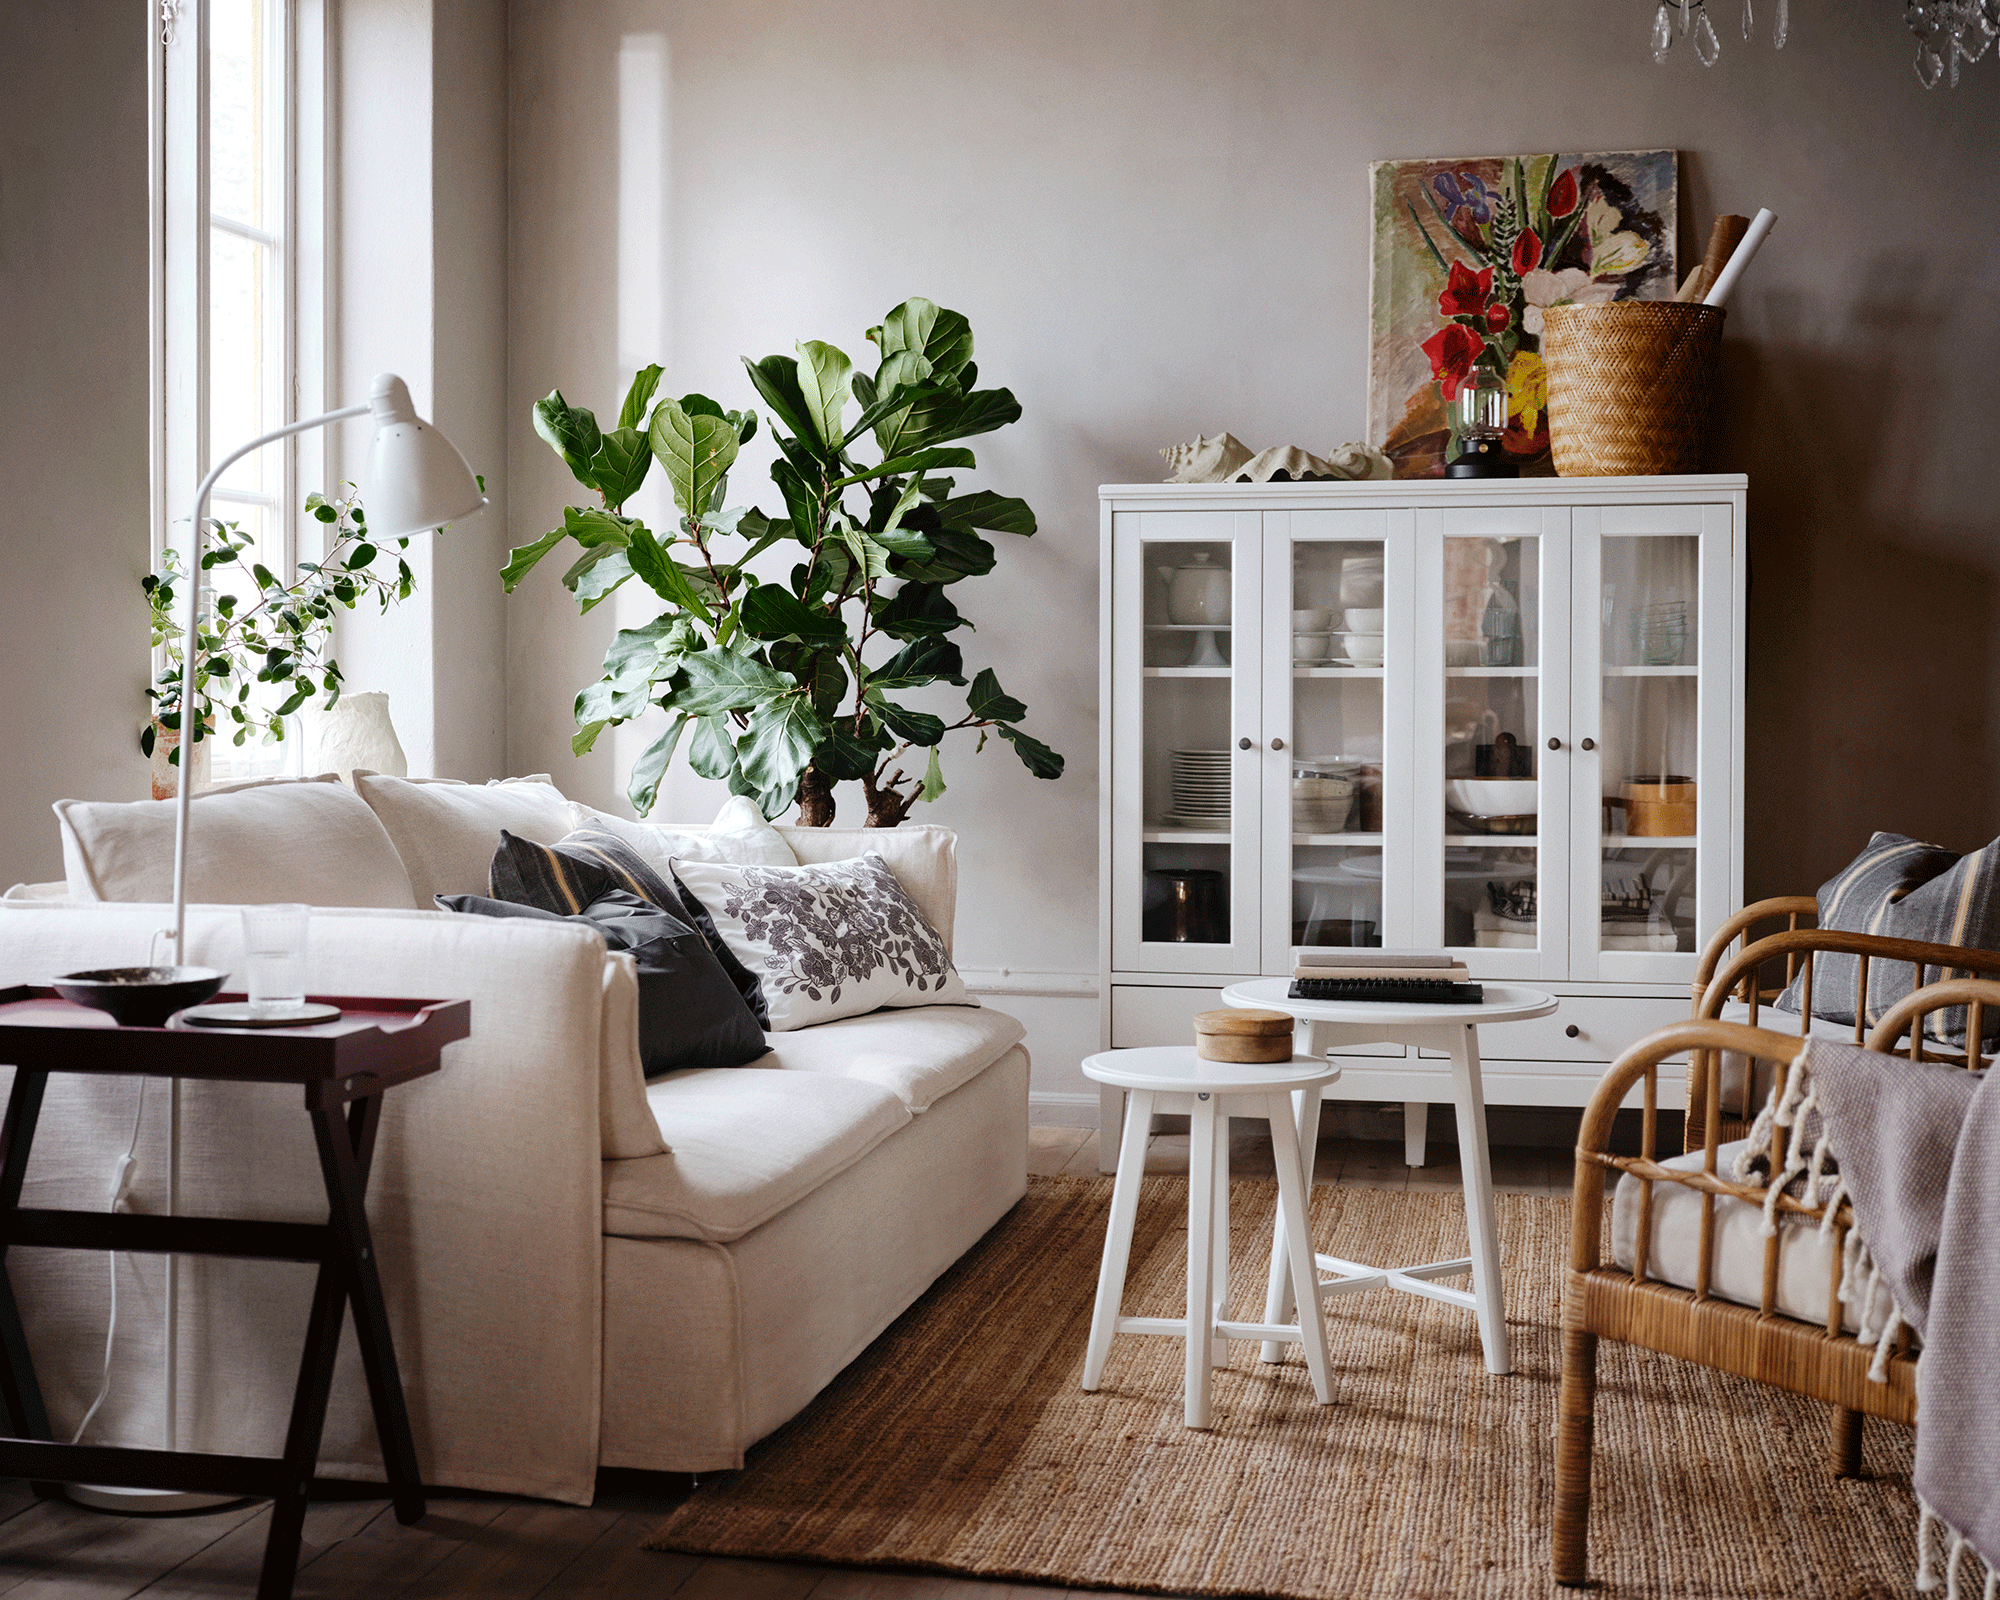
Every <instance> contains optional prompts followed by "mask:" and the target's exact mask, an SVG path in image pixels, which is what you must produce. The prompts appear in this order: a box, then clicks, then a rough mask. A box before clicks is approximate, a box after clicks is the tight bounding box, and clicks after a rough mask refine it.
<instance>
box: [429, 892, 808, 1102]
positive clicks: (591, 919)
mask: <svg viewBox="0 0 2000 1600" xmlns="http://www.w3.org/2000/svg"><path fill="white" fill-rule="evenodd" d="M437 903H438V904H439V905H440V906H442V907H444V909H445V910H447V911H462V912H467V913H470V914H472V915H475V916H482V917H532V918H537V919H540V920H543V921H549V922H580V923H582V924H584V925H585V926H587V927H589V928H590V929H592V930H593V931H594V932H596V933H597V934H599V935H600V936H602V938H603V940H604V942H605V944H606V946H607V947H609V948H610V949H613V950H624V951H630V952H631V954H632V957H633V959H634V960H635V961H636V962H637V963H638V967H639V1060H640V1062H641V1064H642V1065H643V1066H644V1068H645V1072H646V1076H647V1077H648V1078H657V1077H658V1076H659V1075H660V1074H661V1073H663V1072H675V1071H678V1070H679V1069H680V1068H682V1067H740V1066H742V1065H743V1064H744V1063H745V1062H746V1061H755V1060H756V1059H757V1058H758V1057H759V1056H761V1055H763V1054H764V1053H765V1051H766V1050H767V1049H768V1048H769V1046H768V1045H766V1044H765V1042H764V1030H763V1029H762V1028H760V1027H758V1026H757V1019H756V1018H755V1017H753V1016H752V1015H751V1014H750V1008H749V1007H748V1006H746V1005H745V1004H744V1003H743V997H742V996H741V995H739V994H738V993H737V992H736V988H735V985H733V984H732V983H731V982H730V981H729V979H728V977H727V976H726V975H725V974H724V973H723V970H722V968H721V967H720V966H718V965H717V964H716V960H715V956H714V954H713V953H712V952H711V951H710V950H709V948H708V941H707V940H706V939H704V938H703V937H702V936H701V935H700V934H699V933H697V932H696V931H695V930H694V929H693V928H690V927H689V926H688V925H687V924H686V923H685V922H683V921H681V919H680V918H679V917H676V916H673V915H670V914H669V913H668V912H666V911H663V910H661V909H660V907H658V906H656V905H654V904H653V903H652V902H651V901H648V900H642V899H640V898H639V896H637V895H635V894H630V893H627V892H626V891H625V890H623V889H607V890H605V891H604V893H602V894H600V895H599V896H598V897H597V898H596V899H595V900H593V901H591V902H590V904H589V905H587V906H585V907H584V908H583V910H582V911H579V912H575V913H571V914H567V915H565V914H563V913H560V912H554V911H545V910H543V909H542V908H541V907H539V906H530V905H522V904H520V903H519V902H517V901H512V900H489V899H487V898H486V897H485V896H483V895H476V894H441V895H439V896H438V897H437Z"/></svg>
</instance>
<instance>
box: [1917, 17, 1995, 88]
mask: <svg viewBox="0 0 2000 1600" xmlns="http://www.w3.org/2000/svg"><path fill="white" fill-rule="evenodd" d="M1903 20H1904V22H1906V23H1907V24H1908V25H1909V29H1910V32H1911V33H1912V34H1914V35H1915V36H1916V40H1917V59H1916V60H1915V61H1914V62H1913V63H1912V66H1913V67H1914V69H1915V71H1916V74H1917V81H1918V82H1919V83H1921V84H1922V85H1923V86H1924V87H1925V88H1926V89H1935V88H1936V87H1937V86H1938V82H1939V80H1940V79H1945V80H1948V81H1949V82H1950V84H1951V87H1952V88H1954V89H1956V88H1957V87H1958V64H1959V63H1960V62H1961V61H1964V62H1967V63H1970V62H1974V61H1977V60H1978V59H1979V58H1980V57H1981V56H1983V55H1985V54H1986V51H1987V49H1988V48H1989V47H1990V46H1991V45H1992V43H1993V40H1994V38H1995V37H1996V36H2000V0H1905V4H1904V6H1903Z"/></svg>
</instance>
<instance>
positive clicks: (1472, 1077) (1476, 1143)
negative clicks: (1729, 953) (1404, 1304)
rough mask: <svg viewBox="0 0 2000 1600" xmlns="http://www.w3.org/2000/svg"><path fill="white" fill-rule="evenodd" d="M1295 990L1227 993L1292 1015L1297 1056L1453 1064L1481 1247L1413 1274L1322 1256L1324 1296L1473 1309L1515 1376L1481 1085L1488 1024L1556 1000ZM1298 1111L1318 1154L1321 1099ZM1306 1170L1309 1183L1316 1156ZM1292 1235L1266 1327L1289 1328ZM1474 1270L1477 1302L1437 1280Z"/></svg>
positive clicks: (1231, 1000)
mask: <svg viewBox="0 0 2000 1600" xmlns="http://www.w3.org/2000/svg"><path fill="white" fill-rule="evenodd" d="M1290 987H1291V982H1290V980H1289V979H1286V978H1258V979H1255V980H1253V981H1251V982H1248V983H1238V984H1232V985H1231V986H1230V987H1229V988H1227V989H1224V990H1223V991H1222V1003H1223V1004H1224V1005H1226V1006H1262V1007H1266V1008H1268V1009H1270V1010H1272V1011H1288V1012H1290V1013H1291V1015H1292V1016H1293V1017H1294V1018H1296V1019H1297V1032H1296V1034H1295V1036H1294V1044H1293V1051H1294V1053H1295V1054H1296V1055H1300V1056H1306V1057H1310V1058H1312V1059H1314V1060H1324V1059H1325V1058H1326V1053H1327V1052H1328V1051H1329V1050H1333V1049H1336V1048H1338V1047H1340V1046H1342V1045H1356V1044H1400V1045H1407V1046H1410V1047H1413V1048H1416V1047H1421V1048H1424V1049H1429V1050H1440V1051H1443V1052H1445V1053H1446V1054H1448V1055H1449V1056H1450V1057H1451V1088H1452V1099H1453V1101H1454V1102H1455V1103H1456V1105H1457V1107H1458V1164H1459V1175H1460V1179H1461V1181H1462V1182H1463V1184H1464V1188H1465V1231H1466V1235H1467V1237H1468V1239H1469V1240H1470V1243H1471V1247H1472V1253H1471V1255H1470V1256H1467V1257H1464V1258H1461V1259H1458V1260H1454V1261H1431V1262H1425V1263H1423V1264H1421V1265H1418V1266H1408V1267H1372V1266H1367V1265H1364V1264H1362V1263H1360V1262H1355V1261H1345V1260H1342V1259H1341V1258H1340V1257H1338V1256H1327V1255H1322V1256H1319V1257H1318V1258H1317V1259H1318V1262H1319V1265H1320V1267H1321V1268H1322V1269H1323V1270H1325V1271H1328V1272H1331V1273H1333V1274H1335V1277H1334V1279H1333V1281H1332V1282H1331V1283H1326V1284H1322V1285H1321V1288H1320V1292H1321V1293H1322V1294H1324V1293H1328V1292H1341V1291H1345V1290H1348V1289H1359V1288H1368V1287H1375V1286H1378V1285H1379V1286H1381V1287H1385V1288H1390V1289H1400V1290H1401V1291H1402V1292H1403V1293H1405V1294H1420V1295H1424V1296H1426V1297H1428V1298H1430V1299H1432V1300H1443V1301H1446V1302H1447V1303H1449V1304H1452V1305H1461V1306H1464V1307H1466V1308H1467V1309H1468V1310H1470V1311H1472V1312H1474V1313H1475V1314H1476V1315H1477V1316H1478V1318H1479V1341H1480V1344H1481V1345H1482V1346H1483V1348H1484V1350H1485V1354H1486V1370H1487V1371H1488V1372H1492V1373H1503V1372H1512V1371H1513V1370H1514V1367H1513V1361H1512V1358H1511V1357H1510V1356H1509V1354H1508V1350H1507V1311H1506V1307H1505V1305H1504V1304H1503V1302H1502V1297H1501V1290H1500V1241H1499V1238H1498V1236H1497V1234H1496V1232H1495V1229H1494V1221H1493V1163H1492V1160H1491V1158H1490V1157H1489V1155H1488V1154H1487V1149H1486V1096H1485V1093H1484V1091H1483V1090H1482V1089H1481V1087H1480V1081H1479V1024H1480V1023H1482V1022H1522V1021H1525V1020H1526V1019H1528V1018H1530V1017H1546V1016H1547V1015H1549V1013H1550V1012H1552V1011H1554V1010H1555V1009H1556V1004H1557V1002H1556V1000H1555V998H1554V997H1553V996H1551V995H1546V994H1543V993H1542V992H1541V991H1540V990H1539V989H1522V988H1517V987H1515V986H1514V985H1512V984H1504V983H1489V984H1487V985H1485V991H1486V998H1485V1002H1484V1003H1483V1004H1481V1005H1476V1006H1454V1005H1413V1004H1383V1003H1378V1002H1371V1001H1343V1000H1294V999H1292V998H1290V996H1289V995H1288V994H1287V993H1286V990H1288V989H1289V988H1290ZM1296 1104H1297V1110H1298V1115H1299V1128H1298V1144H1299V1148H1300V1149H1301V1150H1304V1151H1310V1150H1312V1149H1313V1147H1314V1144H1315V1142H1316V1141H1317V1139H1318V1137H1319V1108H1320V1097H1319V1096H1318V1095H1316V1094H1308V1095H1300V1096H1298V1097H1297V1101H1296ZM1305 1170H1306V1174H1307V1179H1308V1182H1310V1179H1311V1173H1312V1160H1311V1157H1310V1156H1309V1155H1308V1156H1307V1157H1306V1166H1305ZM1283 1230H1284V1218H1283V1217H1282V1216H1280V1217H1279V1219H1278V1222H1277V1224H1276V1236H1275V1237H1274V1238H1273V1240H1272V1246H1271V1248H1272V1265H1273V1271H1272V1273H1271V1281H1270V1291H1269V1294H1268V1297H1267V1300H1266V1305H1265V1313H1264V1320H1265V1321H1266V1322H1273V1323H1275V1322H1279V1321H1282V1320H1283V1319H1284V1317H1285V1316H1287V1315H1288V1314H1289V1312H1290V1308H1291V1299H1292V1286H1291V1280H1290V1275H1289V1274H1288V1273H1284V1272H1280V1271H1278V1270H1276V1268H1277V1264H1278V1263H1279V1262H1280V1261H1283V1260H1284V1259H1285V1258H1286V1253H1287V1250H1288V1244H1287V1241H1286V1239H1285V1238H1284V1231H1283ZM1467 1268H1470V1269H1471V1271H1472V1292H1471V1293H1470V1294H1467V1293H1466V1292H1465V1291H1464V1290H1463V1289H1449V1288H1446V1287H1445V1286H1444V1285H1442V1284H1440V1283H1438V1282H1436V1281H1435V1280H1437V1279H1439V1278H1449V1277H1455V1276H1456V1275H1457V1274H1459V1273H1461V1272H1464V1271H1465V1270H1466V1269H1467ZM1263 1354H1264V1358H1265V1359H1266V1360H1267V1361H1275V1360H1277V1359H1278V1357H1279V1354H1280V1349H1279V1346H1278V1345H1277V1344H1276V1343H1275V1342H1271V1343H1267V1344H1266V1345H1265V1346H1264V1351H1263Z"/></svg>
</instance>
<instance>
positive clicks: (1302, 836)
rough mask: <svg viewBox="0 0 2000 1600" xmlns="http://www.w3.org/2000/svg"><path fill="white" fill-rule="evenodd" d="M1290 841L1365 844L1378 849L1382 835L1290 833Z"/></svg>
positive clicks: (1296, 843)
mask: <svg viewBox="0 0 2000 1600" xmlns="http://www.w3.org/2000/svg"><path fill="white" fill-rule="evenodd" d="M1292 843H1293V844H1294V845H1301V844H1332V845H1343V844H1352V845H1366V846H1370V847H1372V848H1374V849H1377V850H1379V849H1380V848H1381V847H1382V835H1381V834H1379V833H1295V834H1293V835H1292Z"/></svg>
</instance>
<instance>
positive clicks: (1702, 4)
mask: <svg viewBox="0 0 2000 1600" xmlns="http://www.w3.org/2000/svg"><path fill="white" fill-rule="evenodd" d="M1911 3H1912V4H1915V0H1911ZM1985 3H2000V0H1985ZM1756 26H1757V18H1756V14H1755V11H1754V10H1753V8H1752V5H1751V0H1743V42H1744V43H1745V44H1748V43H1749V42H1750V36H1751V34H1752V33H1753V32H1755V30H1756ZM1791 26H1792V17H1791V4H1790V0H1777V10H1776V15H1775V16H1774V17H1773V18H1772V21H1771V46H1772V48H1773V49H1776V50H1782V49H1784V48H1785V36H1786V35H1787V34H1788V33H1790V32H1791ZM1676 36H1679V37H1681V38H1686V39H1688V41H1689V43H1690V45H1691V46H1692V48H1693V50H1694V53H1695V59H1696V60H1698V61H1700V62H1701V64H1702V65H1703V66H1704V67H1712V66H1714V65H1715V63H1716V62H1717V61H1718V60H1720V59H1721V56H1722V40H1721V38H1720V37H1718V36H1717V34H1716V31H1715V24H1714V23H1713V22H1711V21H1710V20H1709V17H1708V0H1660V9H1659V10H1658V11H1656V12H1654V13H1653V59H1654V61H1656V62H1658V63H1659V64H1660V65H1661V66H1663V67H1664V66H1665V65H1666V64H1667V55H1668V53H1669V52H1670V51H1671V50H1672V49H1673V47H1674V39H1675V37H1676Z"/></svg>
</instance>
